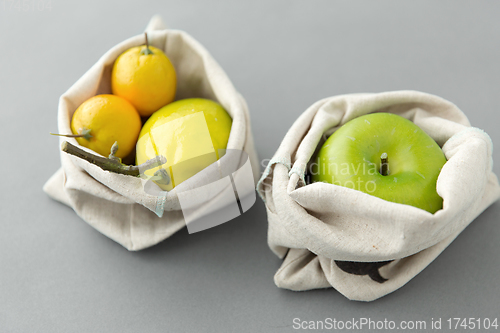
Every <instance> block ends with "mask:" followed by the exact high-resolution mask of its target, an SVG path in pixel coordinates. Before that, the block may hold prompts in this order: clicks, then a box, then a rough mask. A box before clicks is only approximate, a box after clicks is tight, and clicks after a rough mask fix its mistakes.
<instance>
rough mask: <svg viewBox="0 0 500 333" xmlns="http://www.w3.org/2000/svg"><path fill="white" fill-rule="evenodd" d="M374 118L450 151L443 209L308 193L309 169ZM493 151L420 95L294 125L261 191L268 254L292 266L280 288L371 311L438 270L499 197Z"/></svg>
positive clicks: (278, 277) (371, 97)
mask: <svg viewBox="0 0 500 333" xmlns="http://www.w3.org/2000/svg"><path fill="white" fill-rule="evenodd" d="M372 112H390V113H394V114H398V115H400V116H403V117H405V118H407V119H409V120H411V121H413V122H414V123H415V124H416V125H418V126H419V127H420V128H422V129H423V130H424V131H425V132H426V133H427V134H429V135H430V136H431V137H432V138H433V139H434V140H435V141H436V142H437V143H438V144H439V146H440V147H442V150H443V152H444V154H445V155H446V158H447V160H448V161H447V162H446V164H445V165H444V167H443V168H442V170H441V173H440V175H439V178H438V180H437V192H438V194H439V195H440V196H441V197H442V198H443V200H444V201H443V209H442V210H439V211H437V212H436V213H435V214H431V213H429V212H427V211H424V210H421V209H418V208H415V207H412V206H408V205H403V204H397V203H393V202H388V201H385V200H382V199H379V198H377V197H374V196H371V195H368V194H365V193H362V192H360V191H356V190H354V189H350V188H346V187H341V186H337V185H332V184H327V183H311V184H306V182H305V173H306V170H308V163H310V162H311V161H312V160H313V159H314V158H315V152H316V151H317V149H318V147H321V146H322V144H323V143H324V141H325V140H326V138H327V137H328V136H329V135H331V134H332V133H333V132H334V131H335V130H336V129H338V128H339V127H340V126H342V125H343V124H345V123H346V122H347V121H349V120H351V119H353V118H355V117H359V116H361V115H365V114H368V113H372ZM492 163H493V160H492V142H491V139H490V138H489V136H488V135H487V134H486V133H485V132H483V131H482V130H479V129H477V128H473V127H471V126H470V124H469V121H468V120H467V117H466V116H465V115H464V114H463V113H462V112H461V111H460V110H459V109H458V108H457V107H456V106H455V105H453V104H452V103H450V102H448V101H446V100H444V99H442V98H439V97H436V96H433V95H429V94H425V93H421V92H416V91H394V92H385V93H378V94H352V95H342V96H336V97H331V98H326V99H323V100H321V101H318V102H317V103H315V104H313V105H312V106H311V107H309V108H308V109H307V110H306V111H305V112H304V113H303V114H302V115H301V116H300V117H299V118H298V119H297V120H296V121H295V123H294V124H293V126H292V127H291V128H290V130H289V131H288V133H287V134H286V136H285V138H284V139H283V141H282V143H281V145H280V147H279V148H278V150H277V152H276V154H275V155H274V157H273V158H272V159H271V161H270V163H269V164H268V166H267V168H266V169H265V171H264V173H263V175H262V177H261V179H260V181H259V182H258V185H257V190H258V193H259V195H260V196H261V198H262V199H263V200H264V202H265V204H266V209H267V215H268V221H269V227H268V244H269V246H270V248H271V250H272V251H273V252H274V253H275V254H276V255H277V256H278V257H280V258H283V259H284V261H283V263H282V265H281V267H280V269H279V270H278V271H277V273H276V274H275V276H274V281H275V283H276V285H277V286H278V287H280V288H286V289H291V290H297V291H299V290H309V289H316V288H327V287H333V288H335V289H337V290H338V291H339V292H340V293H342V294H343V295H344V296H346V297H347V298H349V299H351V300H360V301H371V300H375V299H377V298H379V297H381V296H384V295H386V294H388V293H391V292H393V291H394V290H396V289H398V288H400V287H401V286H403V285H404V284H405V283H407V282H408V281H409V280H410V279H412V278H413V277H414V276H415V275H417V274H418V273H419V272H420V271H421V270H422V269H424V268H425V267H426V266H427V265H428V264H429V263H431V262H432V261H433V260H434V259H435V258H436V257H437V256H438V255H439V254H440V253H441V252H442V251H443V250H444V249H445V248H446V247H447V246H448V245H449V244H450V243H451V242H452V241H453V240H454V239H455V237H457V235H458V234H459V233H460V232H461V231H462V230H464V228H465V227H467V225H468V224H469V223H471V222H472V221H473V220H474V218H475V217H476V216H478V215H479V214H480V213H481V212H482V211H484V210H485V209H486V208H487V207H488V206H489V205H491V204H492V203H493V202H494V201H496V200H497V199H498V198H499V197H500V187H499V185H498V179H497V177H496V176H495V175H494V174H493V173H492Z"/></svg>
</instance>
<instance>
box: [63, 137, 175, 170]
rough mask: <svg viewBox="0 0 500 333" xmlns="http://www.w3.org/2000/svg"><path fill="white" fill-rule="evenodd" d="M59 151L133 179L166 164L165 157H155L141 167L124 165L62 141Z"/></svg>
mask: <svg viewBox="0 0 500 333" xmlns="http://www.w3.org/2000/svg"><path fill="white" fill-rule="evenodd" d="M61 150H62V151H63V152H65V153H68V154H71V155H73V156H76V157H78V158H81V159H84V160H86V161H87V162H89V163H92V164H95V165H97V166H98V167H100V168H101V169H103V170H105V171H110V172H114V173H119V174H122V175H127V176H135V177H138V176H140V175H141V172H142V173H143V172H144V171H145V170H149V169H153V168H156V167H160V166H162V165H163V164H165V163H167V159H166V158H165V157H163V156H157V157H155V158H152V159H150V160H147V161H146V162H144V163H142V164H141V165H125V164H122V163H120V162H119V161H118V160H117V159H111V158H105V157H102V156H97V155H94V154H91V153H89V152H87V151H85V150H83V149H80V148H78V147H76V146H74V145H72V144H71V143H69V142H68V141H64V142H63V143H62V145H61Z"/></svg>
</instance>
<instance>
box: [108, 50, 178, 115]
mask: <svg viewBox="0 0 500 333" xmlns="http://www.w3.org/2000/svg"><path fill="white" fill-rule="evenodd" d="M176 86H177V83H176V73H175V68H174V66H173V65H172V63H171V62H170V59H169V58H168V57H167V56H166V55H165V53H163V51H161V50H160V49H158V48H156V47H153V46H146V45H143V46H136V47H132V48H130V49H128V50H127V51H125V52H123V53H122V54H121V55H119V56H118V58H117V59H116V61H115V63H114V64H113V69H112V71H111V90H112V92H113V94H114V95H117V96H120V97H123V98H125V99H126V100H128V101H129V102H130V103H132V105H133V106H134V107H135V108H136V109H137V111H138V112H139V114H140V115H141V116H143V117H147V116H149V115H151V114H152V113H153V112H155V111H157V110H158V109H160V108H161V107H162V106H165V105H167V104H168V103H170V102H172V101H173V100H174V97H175V90H176Z"/></svg>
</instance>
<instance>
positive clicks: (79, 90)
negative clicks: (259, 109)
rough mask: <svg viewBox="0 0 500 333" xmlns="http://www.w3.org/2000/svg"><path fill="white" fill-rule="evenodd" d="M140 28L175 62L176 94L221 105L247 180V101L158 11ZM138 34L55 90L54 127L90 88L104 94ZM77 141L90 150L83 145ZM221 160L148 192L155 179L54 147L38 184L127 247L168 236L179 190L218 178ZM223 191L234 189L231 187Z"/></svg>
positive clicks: (178, 212)
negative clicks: (50, 170)
mask: <svg viewBox="0 0 500 333" xmlns="http://www.w3.org/2000/svg"><path fill="white" fill-rule="evenodd" d="M146 31H147V32H148V39H149V43H150V45H153V46H155V47H157V48H159V49H161V50H163V51H164V52H165V54H166V55H167V56H168V57H169V58H170V60H171V61H172V63H173V65H174V67H175V69H176V73H177V93H176V100H178V99H183V98H191V97H202V98H208V99H212V100H215V101H218V102H219V103H220V104H221V105H222V106H223V107H224V108H225V109H226V110H227V111H228V113H229V115H230V116H231V118H232V120H233V122H232V127H231V133H230V137H229V142H228V145H227V150H228V151H231V152H233V153H234V152H241V154H240V155H238V156H239V158H241V159H242V161H241V164H244V165H246V166H247V168H246V170H247V171H248V170H249V167H250V168H251V169H250V170H251V171H250V173H252V172H253V175H252V176H253V179H252V181H254V179H255V180H256V179H257V178H258V172H259V170H258V160H257V155H256V152H255V148H254V144H253V138H252V133H251V128H250V119H249V112H248V107H247V105H246V102H245V100H244V99H243V97H242V96H241V95H240V94H239V93H238V92H237V91H236V90H235V88H234V87H233V85H232V83H231V81H230V80H229V78H228V77H227V76H226V74H225V73H224V71H223V70H222V68H221V67H220V66H219V65H218V64H217V63H216V61H215V60H214V59H213V58H212V56H211V55H210V54H209V53H208V51H207V50H206V49H205V48H204V47H203V46H202V45H200V44H199V43H198V42H197V41H196V40H194V39H193V38H192V37H191V36H189V35H188V34H187V33H186V32H183V31H179V30H167V29H165V26H164V24H163V22H162V21H161V19H160V18H159V17H158V16H155V17H153V18H152V19H151V21H150V23H149V25H148V27H147V28H146ZM144 41H145V39H144V35H143V34H141V35H138V36H135V37H132V38H129V39H127V40H125V41H123V42H122V43H120V44H118V45H116V46H115V47H113V48H111V49H110V50H109V51H108V52H106V54H104V55H103V56H102V57H101V58H100V59H99V60H98V61H97V63H96V64H95V65H94V66H93V67H92V68H90V70H89V71H88V72H87V73H85V74H84V75H83V76H82V77H81V78H80V79H79V80H78V81H77V82H76V83H75V84H74V85H73V86H72V87H71V88H70V89H69V90H68V91H66V92H65V93H64V94H63V95H62V96H61V97H60V100H59V109H58V130H59V133H71V129H70V122H71V117H72V115H73V113H74V111H75V110H76V109H77V108H78V106H79V105H80V104H81V103H83V102H84V101H85V100H87V99H88V98H90V97H92V96H94V95H97V94H104V93H111V84H110V76H111V69H112V66H113V63H114V61H115V59H116V58H117V57H118V56H119V55H120V54H121V53H122V52H124V51H125V50H127V49H129V48H131V47H134V46H139V45H144ZM65 140H66V141H68V142H70V143H72V144H73V145H76V146H79V145H78V142H77V141H76V140H75V139H73V138H62V139H61V143H62V142H63V141H65ZM79 148H82V149H84V150H87V151H89V152H91V153H93V154H96V153H95V152H92V151H91V150H88V149H86V148H84V147H81V146H79ZM227 155H233V156H234V154H227ZM244 159H246V160H247V163H246V164H245V163H244V162H245V160H244ZM225 160H227V156H225V157H223V158H221V160H220V161H219V162H217V163H214V165H212V166H211V167H208V168H206V169H204V170H202V171H201V172H199V173H198V174H196V175H195V176H193V177H191V178H189V179H188V180H186V181H184V182H182V183H181V184H179V185H177V186H176V187H175V188H174V189H173V190H171V191H169V192H159V191H158V190H156V192H155V189H153V190H151V189H148V187H150V188H151V187H152V186H153V187H154V186H155V185H154V184H152V182H151V181H148V180H147V179H143V178H139V177H132V176H125V175H121V174H116V173H112V172H108V171H104V170H102V169H101V168H99V167H98V166H96V165H94V164H91V163H89V162H87V161H85V160H83V159H79V158H77V157H75V156H72V155H69V154H66V153H64V152H61V165H62V166H61V168H60V169H59V170H58V171H57V172H56V173H55V174H54V175H53V176H52V177H51V178H50V179H49V180H48V181H47V183H46V184H45V185H44V191H45V192H46V193H47V194H48V195H49V196H50V197H52V198H53V199H55V200H58V201H60V202H62V203H64V204H66V205H68V206H70V207H72V208H73V209H74V210H75V212H76V213H77V214H78V215H79V216H80V217H81V218H82V219H83V220H85V221H86V222H87V223H89V224H90V225H91V226H92V227H94V228H95V229H97V230H98V231H100V232H101V233H103V234H104V235H106V236H107V237H109V238H111V239H113V240H115V241H116V242H118V243H120V244H121V245H123V246H124V247H126V248H127V249H128V250H141V249H144V248H147V247H149V246H152V245H154V244H157V243H159V242H160V241H162V240H164V239H166V238H168V237H169V236H171V235H172V234H173V233H175V232H176V231H178V230H179V229H181V228H182V227H183V226H184V225H185V224H186V221H185V219H184V215H183V211H182V209H181V203H180V200H179V197H180V196H181V194H183V195H184V197H186V193H189V191H190V190H193V189H197V188H200V187H203V186H205V185H208V184H210V183H211V182H212V181H217V180H220V179H219V178H220V177H219V176H220V167H219V168H218V167H217V165H219V166H220V165H222V167H224V165H225V164H224V163H225V162H224V161H225ZM252 176H250V178H252ZM254 184H255V183H254ZM230 185H231V184H230V183H229V186H230ZM253 188H254V185H252V189H253ZM230 191H231V192H232V191H233V189H232V188H230ZM158 192H159V193H158ZM223 192H225V193H227V191H222V190H220V191H215V192H213V193H212V194H213V197H214V199H213V200H212V201H211V202H204V203H202V204H199V205H197V206H196V207H195V208H194V209H193V208H192V207H191V211H190V214H191V215H197V216H202V215H203V214H204V213H206V212H207V211H210V210H213V209H214V205H213V202H216V200H217V196H221V195H222V194H221V193H223ZM253 193H255V191H254V190H253ZM193 210H194V211H193ZM184 213H185V212H184Z"/></svg>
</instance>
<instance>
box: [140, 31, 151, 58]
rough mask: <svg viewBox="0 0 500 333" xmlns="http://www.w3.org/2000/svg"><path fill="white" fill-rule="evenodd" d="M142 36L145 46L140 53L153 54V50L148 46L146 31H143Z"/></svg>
mask: <svg viewBox="0 0 500 333" xmlns="http://www.w3.org/2000/svg"><path fill="white" fill-rule="evenodd" d="M144 36H145V37H146V48H145V49H144V50H142V51H141V54H143V55H148V54H154V53H153V51H151V49H150V48H149V41H148V33H147V32H145V33H144Z"/></svg>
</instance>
